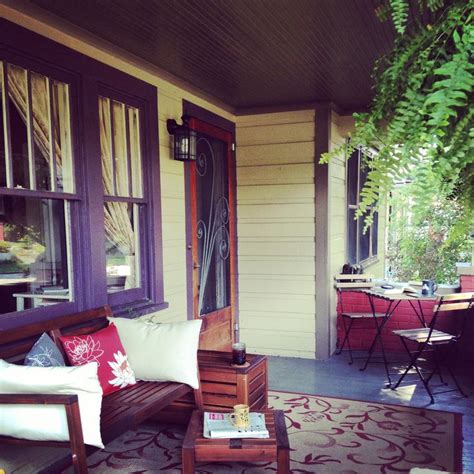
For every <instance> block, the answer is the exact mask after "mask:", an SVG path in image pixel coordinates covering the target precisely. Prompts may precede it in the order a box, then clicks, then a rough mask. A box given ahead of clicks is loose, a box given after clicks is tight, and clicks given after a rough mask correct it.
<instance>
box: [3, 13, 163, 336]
mask: <svg viewBox="0 0 474 474" xmlns="http://www.w3.org/2000/svg"><path fill="white" fill-rule="evenodd" d="M0 59H1V60H3V61H5V62H11V63H13V64H16V65H18V66H21V67H24V68H26V69H29V70H33V71H34V72H37V73H39V74H43V75H46V76H49V77H53V78H54V79H57V80H59V81H62V82H65V83H68V84H70V85H71V87H70V101H71V104H70V107H71V122H72V124H71V132H72V149H73V153H74V173H75V176H76V194H73V195H70V194H69V193H58V194H55V193H53V192H51V193H49V192H48V193H45V192H37V191H30V190H18V191H16V190H11V191H15V192H12V193H10V190H6V189H5V188H2V189H1V190H0V192H1V193H4V194H15V195H17V194H22V195H28V196H34V197H49V198H54V197H55V196H56V197H58V198H61V199H68V200H70V202H71V204H70V205H71V235H72V237H73V238H72V243H71V253H72V255H71V256H72V258H73V265H74V284H75V287H74V290H75V292H74V294H75V301H74V302H67V303H59V304H57V305H54V306H49V307H47V308H37V309H31V310H26V311H24V312H21V313H18V312H14V313H8V314H4V315H0V330H1V329H7V328H11V327H18V326H24V325H26V324H29V323H32V322H35V321H42V320H47V319H49V318H52V317H55V316H58V315H64V314H71V313H74V312H77V311H79V310H84V309H89V308H94V307H97V306H100V305H102V304H107V303H112V304H114V305H115V304H117V305H120V311H125V310H127V308H132V309H131V311H134V309H133V308H134V306H136V307H137V308H140V309H139V311H138V313H145V312H151V311H158V310H160V309H164V308H166V307H167V303H166V302H164V285H163V250H162V239H161V197H160V196H161V193H160V164H159V152H158V150H159V142H158V110H157V106H158V96H157V90H156V87H154V86H152V85H150V84H147V83H145V82H143V81H141V80H139V79H137V78H134V77H132V76H130V75H128V74H126V73H123V72H121V71H118V70H116V69H114V68H112V67H110V66H107V65H105V64H102V63H100V62H98V61H96V60H94V59H92V58H89V57H87V56H85V55H83V54H81V53H78V52H76V51H73V50H71V49H69V48H67V47H65V46H62V45H60V44H59V43H56V42H54V41H52V40H49V39H47V38H45V37H43V36H41V35H38V34H36V33H33V32H31V31H29V30H27V29H25V28H22V27H20V26H18V25H15V24H14V23H11V22H9V21H7V20H5V19H1V18H0ZM104 90H106V91H107V92H108V93H109V94H108V96H109V97H110V93H112V95H113V96H114V97H117V98H118V100H120V99H119V97H126V98H127V100H124V101H123V102H125V103H128V104H130V105H132V106H135V104H137V103H139V104H140V105H141V110H142V111H143V112H141V113H142V115H141V117H140V123H141V126H142V128H143V130H142V140H143V141H142V159H143V162H142V163H143V166H144V168H145V169H146V170H147V172H145V173H144V183H143V187H144V191H145V193H146V195H145V199H146V201H148V207H149V212H148V213H147V216H146V219H145V225H144V232H143V239H144V241H145V244H146V245H145V248H146V249H148V251H146V250H145V252H147V253H148V258H147V259H146V262H145V265H143V271H144V272H146V274H147V278H148V282H147V288H146V291H145V292H143V291H141V290H138V293H137V292H136V290H126V291H124V292H120V294H119V293H117V294H115V295H114V298H113V299H114V301H109V299H108V295H107V284H106V269H105V248H104V245H103V243H104V232H103V231H101V232H96V231H95V229H103V228H104V215H103V202H104V199H103V188H102V178H101V163H100V141H99V138H100V137H99V119H98V97H99V95H101V91H104ZM147 167H148V168H147ZM45 194H47V195H45ZM97 262H103V264H97ZM122 293H123V295H122ZM139 293H141V294H139ZM144 293H145V294H144ZM115 297H116V299H115ZM111 299H112V298H111ZM124 308H125V309H124ZM117 309H119V308H117Z"/></svg>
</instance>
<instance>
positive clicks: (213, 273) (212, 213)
mask: <svg viewBox="0 0 474 474" xmlns="http://www.w3.org/2000/svg"><path fill="white" fill-rule="evenodd" d="M226 146H227V145H226V144H225V143H224V142H222V141H220V140H217V139H214V138H211V137H208V136H205V135H201V136H199V138H198V141H197V160H196V191H197V193H196V199H197V203H196V208H197V226H196V237H197V244H198V255H197V257H198V262H195V263H194V267H195V269H196V268H197V270H198V272H199V284H198V288H199V298H198V314H199V315H200V316H201V315H204V314H207V313H210V312H212V311H216V310H218V309H221V308H224V307H226V306H229V304H230V260H229V255H230V234H229V217H230V216H229V195H228V167H227V159H226V156H227V155H226V153H227V149H226Z"/></svg>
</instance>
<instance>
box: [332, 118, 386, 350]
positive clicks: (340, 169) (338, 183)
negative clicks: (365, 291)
mask: <svg viewBox="0 0 474 474" xmlns="http://www.w3.org/2000/svg"><path fill="white" fill-rule="evenodd" d="M353 124H354V121H353V119H352V117H348V116H339V115H338V114H336V113H335V112H333V113H332V120H331V147H330V149H331V150H333V149H334V148H336V147H337V146H338V145H340V144H341V143H344V141H345V139H346V138H347V136H348V133H349V132H350V131H351V129H352V128H353ZM329 212H330V219H329V256H330V260H329V268H330V274H331V275H336V274H338V273H340V271H341V269H342V266H343V265H344V263H346V262H347V253H346V248H347V232H346V229H347V206H346V161H345V157H344V156H341V157H340V158H337V159H334V160H332V161H331V163H330V165H329ZM385 221H386V206H385V205H383V206H382V208H381V210H380V215H379V232H378V235H379V239H378V260H377V262H375V263H373V264H372V265H370V266H369V267H367V268H366V270H367V273H370V274H372V275H374V276H376V277H377V278H382V277H383V275H384V261H385ZM330 333H331V348H332V350H333V351H334V349H335V345H336V292H335V291H333V292H332V294H331V331H330Z"/></svg>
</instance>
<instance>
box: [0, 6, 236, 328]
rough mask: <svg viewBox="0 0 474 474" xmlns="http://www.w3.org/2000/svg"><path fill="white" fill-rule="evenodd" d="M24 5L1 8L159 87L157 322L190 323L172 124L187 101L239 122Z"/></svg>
mask: <svg viewBox="0 0 474 474" xmlns="http://www.w3.org/2000/svg"><path fill="white" fill-rule="evenodd" d="M8 5H11V6H8ZM21 5H24V4H23V2H7V4H5V5H4V4H0V16H2V17H4V18H6V19H7V20H10V21H12V22H13V23H16V24H18V25H20V26H23V27H25V28H27V29H29V30H32V31H34V32H36V33H39V34H41V35H43V36H46V37H47V38H50V39H52V40H54V41H57V42H58V43H61V44H63V45H65V46H68V47H70V48H71V49H74V50H76V51H79V52H80V53H83V54H85V55H87V56H90V57H92V58H94V59H97V60H98V61H100V62H102V63H104V64H107V65H109V66H112V67H115V68H116V69H119V70H120V71H123V72H126V73H128V74H130V75H131V76H134V77H136V78H138V79H141V80H143V81H145V82H148V83H150V84H152V85H154V86H156V87H157V89H158V113H159V130H158V133H159V144H160V150H159V152H160V167H161V210H162V235H163V262H164V268H163V272H164V291H165V293H164V294H165V301H167V302H168V303H169V308H168V309H166V310H163V311H160V312H159V313H156V315H155V319H158V320H159V321H161V322H167V321H176V320H183V319H186V317H187V307H186V290H187V287H186V242H185V236H186V233H185V200H184V165H183V163H180V162H177V161H174V160H172V159H171V153H170V150H171V148H170V147H171V140H170V136H169V134H168V132H167V130H166V120H167V119H168V118H174V119H176V120H177V121H180V117H181V115H182V110H183V106H182V101H183V99H185V100H188V101H190V102H193V103H195V104H196V105H199V106H200V107H203V108H206V109H207V110H209V111H211V112H214V113H216V114H218V115H221V116H222V117H224V118H227V119H229V120H232V121H233V120H234V116H233V115H232V114H229V113H228V112H227V111H225V110H224V109H223V108H221V107H219V106H216V105H215V104H214V103H212V102H211V101H209V100H206V99H203V98H202V97H198V96H197V95H196V94H194V93H192V92H189V91H188V90H186V89H185V88H184V87H180V86H178V85H176V83H175V82H174V81H173V83H172V82H171V79H169V78H168V77H167V75H166V73H163V72H162V71H160V70H158V69H157V68H155V67H153V66H151V65H149V64H147V63H146V62H144V61H141V60H139V59H137V58H136V57H134V56H132V55H130V54H129V53H127V52H125V51H122V50H120V49H118V48H116V47H114V46H112V45H110V44H109V43H106V42H104V41H102V40H100V39H97V38H95V37H93V36H92V35H90V34H88V33H86V32H85V31H83V30H80V29H78V28H75V27H74V26H72V25H70V24H68V23H66V22H63V21H61V20H59V19H57V18H56V17H53V16H52V15H48V14H42V13H40V12H39V11H36V10H35V7H34V6H33V5H26V6H25V11H28V12H30V11H31V12H32V13H23V12H22V11H21V10H20V8H21ZM33 12H34V13H33Z"/></svg>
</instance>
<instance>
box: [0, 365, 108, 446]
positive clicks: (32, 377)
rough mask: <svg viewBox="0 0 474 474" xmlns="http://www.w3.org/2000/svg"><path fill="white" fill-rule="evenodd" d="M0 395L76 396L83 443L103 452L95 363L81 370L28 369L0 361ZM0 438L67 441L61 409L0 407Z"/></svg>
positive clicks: (61, 368)
mask: <svg viewBox="0 0 474 474" xmlns="http://www.w3.org/2000/svg"><path fill="white" fill-rule="evenodd" d="M0 393H30V394H31V393H38V394H58V395H65V394H76V395H77V396H78V399H79V410H80V413H81V424H82V432H83V436H84V442H85V443H86V444H90V445H92V446H97V447H98V448H103V447H104V445H103V443H102V438H101V435H100V410H101V405H102V389H101V387H100V383H99V380H98V378H97V363H96V362H93V363H90V364H87V365H84V366H83V367H29V366H24V365H15V364H9V363H8V362H5V361H4V360H0ZM0 406H1V409H0V434H1V435H6V436H13V437H15V438H23V439H34V440H43V441H68V440H69V430H68V426H67V418H66V410H65V408H64V406H63V405H14V404H11V405H10V404H5V405H0Z"/></svg>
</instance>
